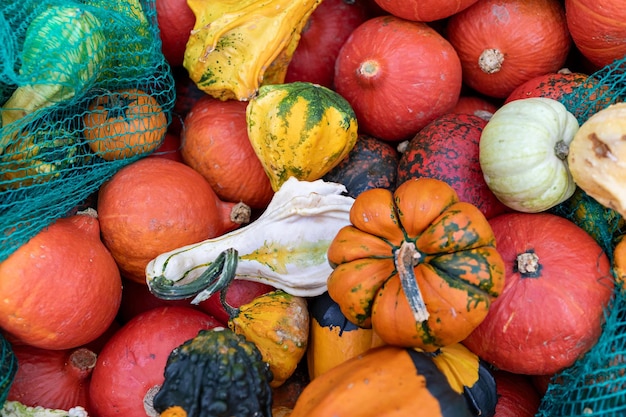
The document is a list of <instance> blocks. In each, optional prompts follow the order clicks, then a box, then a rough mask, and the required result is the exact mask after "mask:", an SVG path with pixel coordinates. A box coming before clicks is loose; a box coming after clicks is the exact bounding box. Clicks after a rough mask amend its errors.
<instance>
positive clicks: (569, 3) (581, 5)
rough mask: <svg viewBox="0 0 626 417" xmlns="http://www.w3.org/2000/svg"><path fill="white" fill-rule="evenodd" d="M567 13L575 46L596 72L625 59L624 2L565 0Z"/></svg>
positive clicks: (611, 0)
mask: <svg viewBox="0 0 626 417" xmlns="http://www.w3.org/2000/svg"><path fill="white" fill-rule="evenodd" d="M565 10H566V11H567V26H568V28H569V31H570V34H571V35H572V38H573V40H574V44H575V45H576V47H577V48H578V50H579V51H580V52H581V53H582V54H583V55H584V56H585V57H586V58H587V59H589V61H591V62H592V63H593V64H594V65H595V66H596V67H597V68H600V67H603V66H605V65H609V64H611V63H612V62H613V61H614V60H616V59H622V58H623V57H624V55H626V7H624V2H623V1H621V0H565Z"/></svg>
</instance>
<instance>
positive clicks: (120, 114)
mask: <svg viewBox="0 0 626 417" xmlns="http://www.w3.org/2000/svg"><path fill="white" fill-rule="evenodd" d="M167 123H168V122H167V116H166V115H165V113H164V111H163V109H162V107H161V106H160V104H159V103H158V102H157V100H156V99H155V98H154V97H152V96H151V95H149V94H147V93H145V92H144V91H141V90H138V89H127V90H118V91H112V92H110V93H108V94H106V95H101V96H98V97H96V98H95V99H93V100H92V102H91V103H90V104H89V109H88V112H87V113H86V114H85V116H83V124H84V129H83V134H84V136H85V139H86V140H87V143H88V144H89V147H90V148H91V150H92V151H93V152H95V153H96V155H98V156H100V157H101V158H103V159H105V160H107V161H111V160H115V159H122V158H130V157H132V156H136V155H141V154H144V153H148V152H151V151H153V150H155V149H156V148H158V147H159V145H160V144H161V141H162V139H163V137H164V136H165V132H166V130H167Z"/></svg>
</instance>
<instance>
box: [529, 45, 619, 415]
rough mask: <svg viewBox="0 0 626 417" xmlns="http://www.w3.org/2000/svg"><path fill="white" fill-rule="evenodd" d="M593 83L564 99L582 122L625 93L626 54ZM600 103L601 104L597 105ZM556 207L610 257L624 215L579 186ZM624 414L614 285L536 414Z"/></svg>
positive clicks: (555, 378)
mask: <svg viewBox="0 0 626 417" xmlns="http://www.w3.org/2000/svg"><path fill="white" fill-rule="evenodd" d="M591 78H592V80H593V81H594V83H593V85H594V87H591V88H590V86H589V85H587V86H582V87H580V88H578V89H577V90H575V91H573V92H572V93H571V94H568V95H567V96H565V97H564V99H563V100H562V102H563V104H564V105H565V106H566V107H567V108H568V110H569V111H570V112H572V113H573V114H574V115H575V116H576V117H577V119H578V122H579V123H580V124H582V123H584V122H585V121H586V120H587V119H588V118H589V117H591V116H592V115H593V114H594V113H595V112H597V111H598V109H599V108H603V107H606V106H607V105H609V104H613V103H616V102H620V101H623V100H624V98H625V97H626V57H625V58H623V59H621V60H618V61H616V62H614V63H613V64H611V65H609V66H607V67H604V68H602V69H601V70H599V71H597V72H596V73H594V74H592V75H591ZM599 104H600V105H599ZM552 212H554V213H555V214H558V215H561V216H563V217H565V218H568V219H570V220H572V221H573V222H574V223H576V224H578V225H579V226H580V227H582V228H583V229H585V230H586V231H587V232H588V233H589V234H590V235H591V236H593V237H594V238H595V239H596V241H597V242H598V243H599V244H600V246H602V247H603V249H604V251H605V252H606V254H607V255H608V256H609V259H611V261H612V260H613V248H614V247H615V244H616V243H617V239H618V238H619V237H620V236H621V235H623V234H624V233H626V227H625V225H624V219H622V217H621V216H620V215H619V214H618V213H617V212H615V211H613V210H611V209H608V208H606V207H604V206H603V205H601V204H600V203H598V202H597V201H595V200H594V199H593V198H591V197H589V196H588V195H587V194H586V193H585V192H584V191H582V190H580V189H577V190H576V192H575V194H574V196H573V197H572V198H570V199H569V200H568V201H566V202H564V203H562V204H560V205H558V206H556V207H555V208H554V209H553V210H552ZM617 416H626V291H625V290H623V289H621V287H620V286H616V290H615V295H614V299H613V302H612V304H611V306H610V307H609V308H608V309H607V311H606V322H605V324H604V328H603V331H602V334H601V336H600V338H599V340H598V342H597V343H596V345H595V346H594V347H593V348H592V349H591V350H590V351H589V352H588V353H587V354H586V355H585V356H584V357H582V358H580V359H579V360H578V361H576V363H574V365H573V366H571V367H569V368H567V369H565V370H563V371H561V372H560V373H558V374H557V375H555V376H553V377H552V379H551V383H550V384H549V385H548V390H547V392H546V394H545V395H544V397H543V399H542V403H541V406H540V409H539V413H538V414H537V417H617Z"/></svg>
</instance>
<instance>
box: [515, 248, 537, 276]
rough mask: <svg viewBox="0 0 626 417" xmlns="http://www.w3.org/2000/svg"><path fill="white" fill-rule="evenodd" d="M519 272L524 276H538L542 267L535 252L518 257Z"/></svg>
mask: <svg viewBox="0 0 626 417" xmlns="http://www.w3.org/2000/svg"><path fill="white" fill-rule="evenodd" d="M516 261H517V271H518V272H519V273H520V274H521V275H522V276H524V275H525V276H537V274H538V272H539V269H540V268H541V266H540V265H539V257H538V256H537V254H536V253H535V252H524V253H520V254H519V255H517V259H516Z"/></svg>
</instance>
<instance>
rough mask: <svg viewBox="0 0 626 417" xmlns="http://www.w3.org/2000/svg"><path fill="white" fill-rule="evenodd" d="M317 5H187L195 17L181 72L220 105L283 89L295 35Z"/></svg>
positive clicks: (194, 1)
mask: <svg viewBox="0 0 626 417" xmlns="http://www.w3.org/2000/svg"><path fill="white" fill-rule="evenodd" d="M321 2H322V1H321V0H234V1H233V0H217V1H216V0H213V1H206V0H188V1H187V4H188V5H189V8H190V9H191V11H192V12H193V13H194V15H195V16H196V23H195V25H194V28H193V30H192V31H191V34H190V36H189V40H188V42H187V46H186V48H185V55H184V59H183V66H184V67H185V68H186V69H187V71H188V72H189V76H190V78H191V79H192V80H193V81H194V82H195V83H196V85H197V86H198V88H199V89H200V90H202V91H204V92H206V93H207V94H209V95H211V96H213V97H215V98H219V99H221V100H228V99H237V100H249V99H250V98H252V97H254V96H255V95H256V93H257V90H258V88H259V86H260V85H261V84H274V83H282V82H283V81H284V79H285V74H286V72H287V66H288V65H289V62H290V61H291V57H292V56H293V53H294V51H295V49H296V47H297V46H298V42H299V41H300V33H301V31H302V29H303V28H304V25H305V24H306V22H307V21H308V18H309V16H310V15H311V13H313V11H314V10H315V9H316V8H317V6H318V5H319V4H320V3H321Z"/></svg>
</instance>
